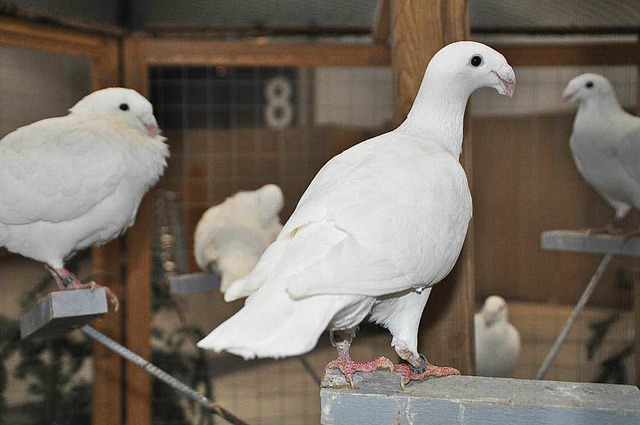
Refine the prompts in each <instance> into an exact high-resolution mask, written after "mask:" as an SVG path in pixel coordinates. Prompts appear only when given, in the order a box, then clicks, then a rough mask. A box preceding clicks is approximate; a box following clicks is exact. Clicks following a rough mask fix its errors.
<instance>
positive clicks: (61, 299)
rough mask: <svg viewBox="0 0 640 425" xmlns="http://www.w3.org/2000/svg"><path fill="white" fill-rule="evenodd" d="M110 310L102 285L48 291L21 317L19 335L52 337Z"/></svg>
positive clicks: (86, 322)
mask: <svg viewBox="0 0 640 425" xmlns="http://www.w3.org/2000/svg"><path fill="white" fill-rule="evenodd" d="M108 310H109V308H108V303H107V292H106V290H105V289H104V288H96V289H93V290H92V289H72V290H67V291H55V292H51V293H49V294H48V295H47V296H46V297H44V298H43V299H42V300H40V302H38V304H37V305H36V306H35V307H33V308H32V309H31V310H29V311H28V312H26V313H25V314H23V315H22V317H20V336H21V337H22V339H24V338H27V337H38V338H52V337H56V336H60V335H64V334H66V333H68V332H71V331H73V330H75V329H79V328H81V327H83V326H84V325H86V324H89V323H91V322H92V321H93V320H95V319H96V318H97V317H100V316H102V315H103V314H105V313H106V312H107V311H108Z"/></svg>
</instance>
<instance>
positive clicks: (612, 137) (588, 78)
mask: <svg viewBox="0 0 640 425" xmlns="http://www.w3.org/2000/svg"><path fill="white" fill-rule="evenodd" d="M562 97H563V98H564V99H565V100H573V101H577V102H578V112H577V113H576V117H575V120H574V122H573V131H572V133H571V140H570V144H569V145H570V147H571V154H572V155H573V159H574V161H575V164H576V167H577V168H578V171H579V172H580V174H581V175H582V177H583V178H584V179H585V180H586V181H587V183H589V184H590V185H591V186H593V188H594V189H595V190H596V191H598V193H600V195H601V196H602V197H603V198H604V199H606V200H607V202H608V203H609V204H610V205H611V207H612V208H613V209H614V210H615V216H614V217H613V218H612V219H611V220H610V221H609V222H608V223H607V224H606V225H604V226H602V227H600V228H595V229H592V232H594V233H603V232H604V233H622V232H623V229H622V227H621V221H622V219H623V218H624V217H625V216H626V215H627V214H628V213H629V211H630V210H631V209H632V208H640V118H638V117H636V116H634V115H631V114H630V113H628V112H626V111H625V110H624V109H622V106H620V102H619V101H618V98H617V96H616V93H615V91H614V89H613V86H612V85H611V82H609V80H607V79H606V78H605V77H603V76H602V75H599V74H592V73H587V74H582V75H578V76H577V77H575V78H573V79H572V80H571V81H569V84H567V87H566V88H565V89H564V91H563V93H562ZM639 233H640V228H639V229H635V230H633V231H630V232H627V233H626V234H625V237H626V238H629V237H632V236H636V235H638V234H639Z"/></svg>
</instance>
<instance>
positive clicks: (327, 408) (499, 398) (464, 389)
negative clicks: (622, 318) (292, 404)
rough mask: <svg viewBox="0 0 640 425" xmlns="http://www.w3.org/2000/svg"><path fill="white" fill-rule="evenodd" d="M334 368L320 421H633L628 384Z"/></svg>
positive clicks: (636, 405)
mask: <svg viewBox="0 0 640 425" xmlns="http://www.w3.org/2000/svg"><path fill="white" fill-rule="evenodd" d="M354 381H355V385H356V387H357V388H356V389H350V388H348V387H347V385H346V382H345V380H344V377H343V376H342V374H341V373H340V372H339V371H335V370H331V371H328V372H327V376H326V377H325V380H324V385H325V386H328V387H325V388H322V390H321V391H320V398H321V403H322V408H321V422H322V424H325V425H334V424H335V425H337V424H371V425H376V424H401V425H408V424H464V425H477V424H500V425H503V424H504V425H506V424H509V425H525V424H527V425H529V424H545V425H549V424H559V425H567V424H594V425H595V424H598V425H600V424H617V425H627V424H628V425H631V424H639V423H640V390H638V388H637V387H634V386H631V385H610V384H591V383H575V382H555V381H530V380H524V379H508V378H485V377H476V376H448V377H444V378H433V379H429V380H427V381H417V382H416V381H413V382H410V383H409V384H408V385H407V386H406V389H405V390H402V388H401V387H400V375H399V374H397V373H390V372H387V371H377V372H372V373H356V374H355V380H354Z"/></svg>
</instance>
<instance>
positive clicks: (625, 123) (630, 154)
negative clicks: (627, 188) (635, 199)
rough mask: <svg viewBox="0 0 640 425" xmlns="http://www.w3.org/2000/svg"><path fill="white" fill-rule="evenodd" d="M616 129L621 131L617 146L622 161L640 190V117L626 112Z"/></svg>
mask: <svg viewBox="0 0 640 425" xmlns="http://www.w3.org/2000/svg"><path fill="white" fill-rule="evenodd" d="M615 131H617V132H619V139H618V140H617V141H616V148H617V151H618V154H619V159H620V162H621V163H622V166H623V167H624V169H625V171H626V172H627V173H628V174H629V176H630V177H631V178H632V179H633V180H634V182H635V187H636V190H640V118H638V117H635V116H633V115H630V114H627V113H625V114H624V117H623V120H622V122H621V123H620V125H619V126H618V127H617V128H616V129H615Z"/></svg>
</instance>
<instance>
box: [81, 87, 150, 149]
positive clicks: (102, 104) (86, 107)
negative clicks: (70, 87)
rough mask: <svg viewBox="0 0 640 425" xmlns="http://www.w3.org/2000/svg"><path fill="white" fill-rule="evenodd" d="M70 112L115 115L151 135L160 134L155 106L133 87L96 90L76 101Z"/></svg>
mask: <svg viewBox="0 0 640 425" xmlns="http://www.w3.org/2000/svg"><path fill="white" fill-rule="evenodd" d="M69 112H71V113H72V114H76V115H100V116H102V115H114V116H117V117H119V118H120V119H122V120H123V121H125V122H127V123H128V124H130V125H131V126H133V127H135V128H137V129H138V130H140V131H141V132H143V133H145V134H147V135H148V136H149V137H156V136H158V135H159V134H160V130H159V129H158V122H157V121H156V117H155V116H154V115H153V106H151V103H150V102H149V101H148V100H147V99H145V98H144V97H143V96H142V95H141V94H140V93H138V92H137V91H135V90H131V89H125V88H122V87H110V88H107V89H102V90H97V91H94V92H93V93H91V94H89V95H87V96H85V97H84V98H83V99H81V100H80V101H79V102H78V103H76V104H75V105H74V106H73V108H71V109H69Z"/></svg>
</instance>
